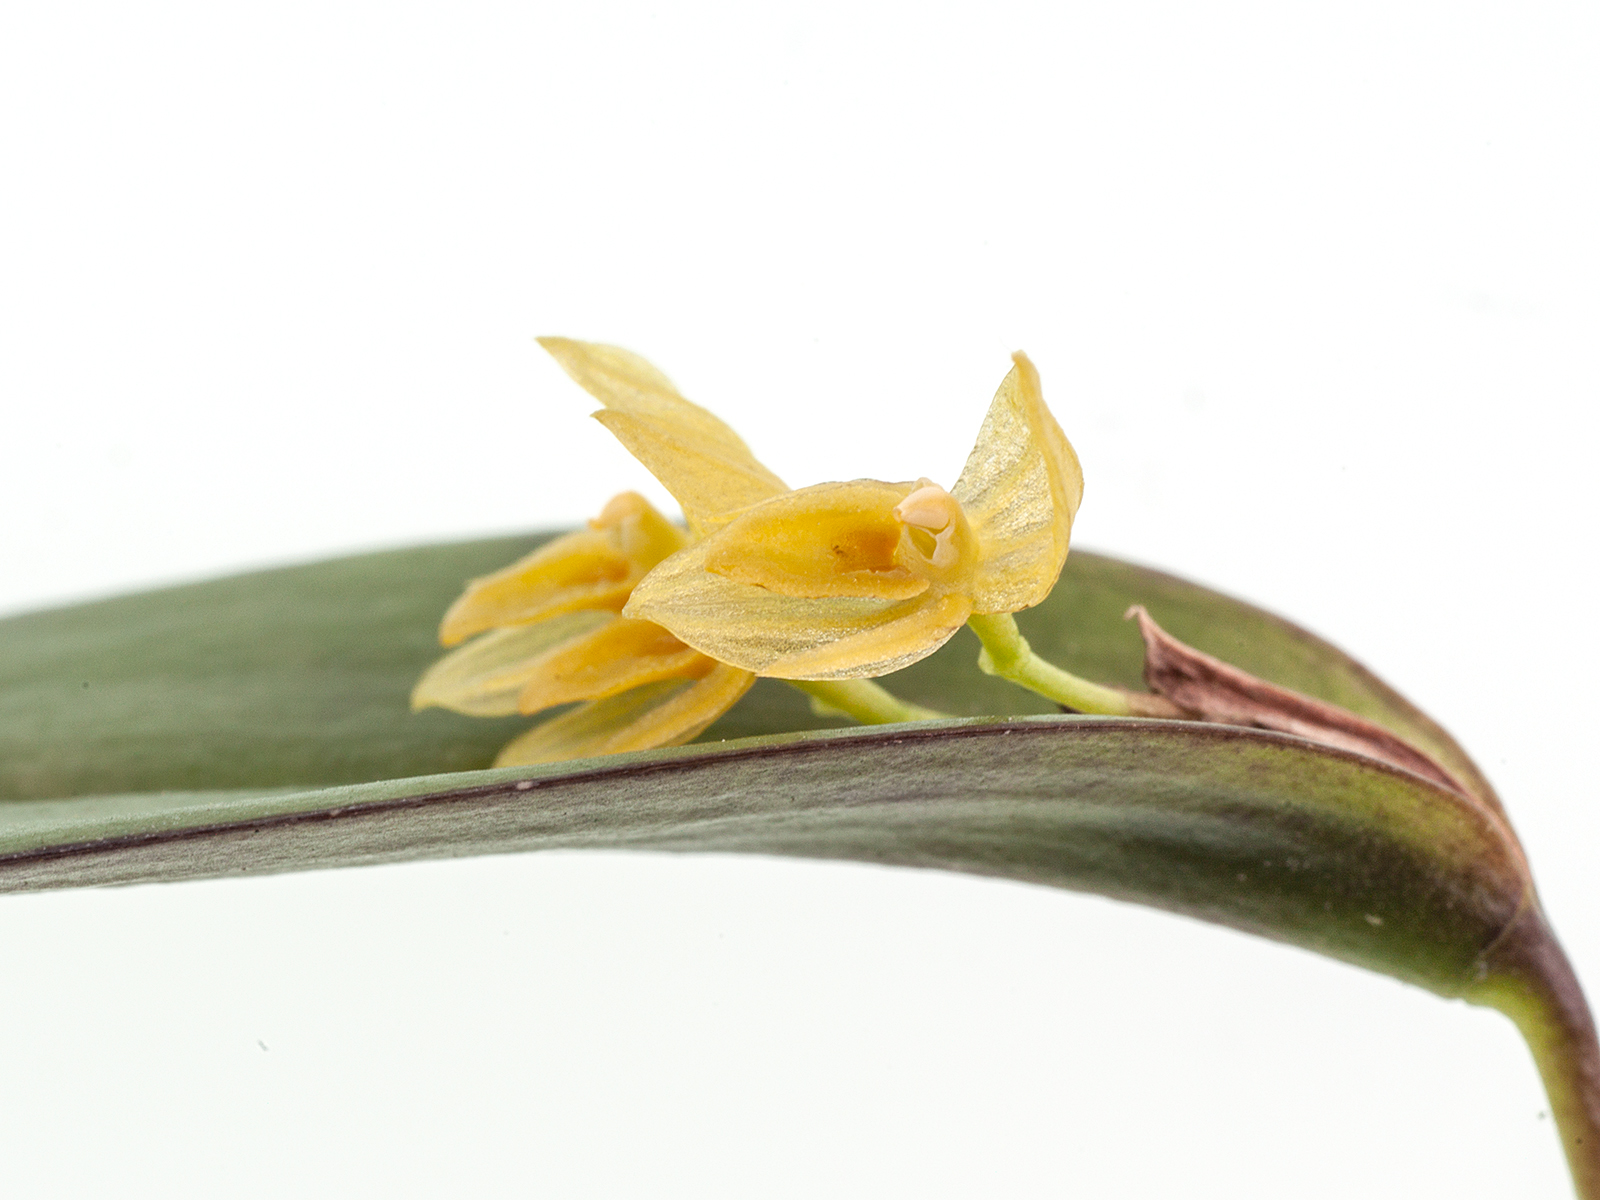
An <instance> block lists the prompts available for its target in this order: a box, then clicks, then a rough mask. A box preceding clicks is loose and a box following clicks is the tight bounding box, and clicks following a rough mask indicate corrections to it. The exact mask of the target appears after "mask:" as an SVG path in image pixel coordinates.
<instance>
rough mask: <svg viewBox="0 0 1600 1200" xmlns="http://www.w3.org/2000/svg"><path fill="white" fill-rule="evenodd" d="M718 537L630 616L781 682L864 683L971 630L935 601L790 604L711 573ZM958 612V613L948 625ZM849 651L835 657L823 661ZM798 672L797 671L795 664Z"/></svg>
mask: <svg viewBox="0 0 1600 1200" xmlns="http://www.w3.org/2000/svg"><path fill="white" fill-rule="evenodd" d="M719 538H720V535H712V537H710V538H708V539H707V540H705V541H702V542H699V543H697V544H695V545H693V546H691V547H689V549H687V550H684V551H683V552H681V553H679V554H674V555H673V556H672V557H671V558H669V559H667V561H666V562H664V563H662V564H661V565H660V566H659V567H657V568H656V569H655V570H654V571H652V572H650V574H649V575H647V576H646V577H645V579H644V581H643V582H642V583H641V584H640V585H639V586H638V587H637V588H635V589H634V593H633V599H632V600H630V601H629V602H628V607H627V608H626V609H625V610H624V613H625V615H627V616H629V617H634V618H637V619H641V620H649V621H654V622H656V623H657V624H658V625H664V626H666V628H668V629H669V630H671V631H672V633H673V635H674V636H675V637H677V638H678V639H679V640H680V641H684V642H687V643H688V644H689V645H691V646H693V647H694V648H695V649H696V650H699V651H700V652H701V653H703V654H709V655H710V656H711V657H712V658H715V659H718V660H719V661H721V662H725V663H732V664H733V665H734V666H737V667H742V668H744V669H745V670H747V671H754V672H756V673H757V674H758V675H771V676H776V677H778V678H780V679H863V678H868V677H872V676H877V675H886V674H888V673H889V672H891V671H897V670H899V669H900V668H901V667H904V666H909V665H910V664H911V663H914V662H916V661H917V660H918V659H919V658H923V657H925V656H927V655H929V654H932V653H933V652H934V651H935V650H937V649H938V648H939V647H940V646H941V645H943V644H944V643H945V642H946V641H947V640H948V639H949V637H950V635H951V634H952V633H954V632H955V630H956V629H957V628H959V627H960V625H961V623H962V622H963V621H965V620H966V611H970V608H971V606H970V603H968V602H967V601H965V600H960V601H958V602H957V603H956V605H955V606H952V605H951V604H949V603H947V602H946V601H947V599H948V597H946V596H943V595H939V596H935V595H933V594H931V593H924V594H923V595H921V596H917V597H914V598H912V599H909V600H895V599H886V598H872V597H861V596H823V597H802V596H784V595H780V594H779V593H777V592H774V591H770V590H768V589H767V588H763V587H758V586H756V585H755V584H751V583H743V582H740V581H739V580H736V579H730V578H728V577H727V576H726V575H719V574H717V573H715V572H713V571H708V570H706V559H707V556H708V554H710V553H714V552H715V551H716V549H717V545H716V544H717V542H718V540H719ZM955 607H962V608H964V609H965V610H966V611H963V612H962V614H961V616H960V617H959V619H955V620H954V623H953V624H951V620H952V617H953V614H954V609H955ZM834 643H845V646H844V648H843V649H841V650H840V651H839V652H838V653H837V654H833V653H823V651H825V650H827V649H828V648H829V647H831V646H832V645H833V644H834ZM797 663H798V664H799V666H798V667H796V666H795V664H797Z"/></svg>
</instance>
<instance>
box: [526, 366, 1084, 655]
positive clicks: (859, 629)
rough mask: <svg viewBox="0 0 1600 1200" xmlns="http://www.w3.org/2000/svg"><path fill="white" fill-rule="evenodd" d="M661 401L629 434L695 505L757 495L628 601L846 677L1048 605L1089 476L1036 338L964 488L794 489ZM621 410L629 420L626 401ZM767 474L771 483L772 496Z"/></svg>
mask: <svg viewBox="0 0 1600 1200" xmlns="http://www.w3.org/2000/svg"><path fill="white" fill-rule="evenodd" d="M569 353H570V351H569ZM558 357H560V356H559V355H558ZM640 361H641V360H634V359H631V356H630V359H629V362H630V363H638V362H640ZM563 365H566V366H567V367H568V370H569V371H570V372H571V373H572V374H573V375H574V377H576V378H578V379H579V381H580V382H582V383H584V384H585V386H590V383H589V380H588V379H587V378H585V376H584V375H581V374H580V373H579V371H577V370H574V369H573V367H572V366H571V365H568V363H567V361H566V359H563ZM633 378H635V379H640V380H642V379H643V378H644V377H643V375H642V373H637V374H635V375H634V376H633ZM590 390H591V391H594V392H595V394H596V395H597V396H599V397H600V398H601V399H602V400H604V401H606V402H607V403H608V404H612V403H613V401H612V400H611V399H610V398H608V396H607V395H605V394H602V392H601V391H600V390H599V389H597V388H594V387H591V389H590ZM645 395H646V391H645V389H644V388H643V387H642V386H641V387H638V390H637V391H636V392H635V393H634V394H633V396H631V397H629V402H631V403H632V404H633V405H634V406H635V407H642V404H643V401H642V398H643V397H644V396H645ZM619 407H620V405H619ZM651 416H652V420H653V424H652V425H650V426H649V427H648V428H647V427H646V425H645V422H644V421H643V420H631V421H630V423H629V424H628V425H627V436H625V437H624V441H625V442H626V444H627V445H628V448H629V449H630V450H632V451H633V452H634V454H635V455H636V456H637V457H638V458H639V459H640V460H641V461H642V462H644V463H645V465H646V466H648V467H650V469H651V470H652V472H654V473H655V474H656V476H657V478H659V479H660V480H661V481H662V482H663V483H664V484H665V485H666V486H667V489H668V490H669V491H671V492H672V493H673V495H674V496H676V497H677V498H678V499H679V501H680V503H683V505H684V511H685V512H686V513H690V512H691V506H692V504H693V503H694V500H695V498H697V497H698V496H700V495H714V496H716V497H718V500H719V502H720V501H721V500H722V498H723V497H727V496H731V495H733V494H735V493H736V492H737V494H738V495H739V496H740V497H749V498H750V499H748V500H747V503H746V505H745V506H744V507H742V508H739V509H736V510H731V511H730V510H726V509H722V510H720V511H717V512H715V513H714V514H710V515H709V516H708V514H706V513H705V512H704V511H701V512H699V513H698V522H697V515H696V514H691V515H690V523H691V526H694V525H696V524H697V523H698V526H699V528H700V529H701V530H702V531H703V532H704V536H703V537H702V538H700V539H699V540H698V541H696V542H695V543H694V544H693V545H691V546H689V547H687V548H685V549H684V550H681V551H679V552H678V553H676V554H674V555H672V556H671V557H670V558H668V559H666V560H665V561H664V562H662V563H661V564H660V565H659V566H657V567H656V568H655V569H654V570H652V571H651V572H650V573H649V574H648V575H647V576H646V577H645V578H644V579H643V580H642V581H641V582H640V583H639V584H638V585H637V586H635V588H634V590H633V595H632V598H631V599H630V600H629V601H628V604H627V606H626V607H625V608H624V610H623V612H624V614H625V615H626V616H629V617H635V618H639V619H643V620H649V621H654V622H655V623H657V624H659V625H662V626H664V627H665V628H667V629H669V630H671V631H672V633H673V635H674V636H675V637H677V638H678V639H679V640H680V641H683V642H684V643H686V644H688V645H690V646H692V647H694V648H695V649H696V650H699V651H701V652H702V653H705V654H709V655H710V656H712V657H713V658H716V659H718V660H719V661H721V662H725V663H730V664H732V665H733V666H737V667H740V668H742V669H744V670H747V671H753V672H755V673H756V674H758V675H771V676H777V677H779V678H784V679H807V680H830V679H860V678H865V677H870V676H877V675H884V674H888V673H889V672H891V671H897V670H899V669H900V668H901V667H905V666H908V665H910V664H911V663H913V662H916V661H917V660H918V659H920V658H924V657H926V656H927V655H929V654H932V653H933V652H934V651H935V650H937V649H938V648H939V647H940V646H942V645H943V644H944V643H945V642H946V641H948V640H949V638H950V637H951V636H952V635H953V634H954V633H955V631H956V630H957V629H959V628H960V627H961V626H962V625H963V624H965V623H966V622H967V621H968V619H969V618H970V617H972V616H974V615H975V614H977V615H984V614H998V613H1012V612H1016V611H1017V610H1019V609H1023V608H1028V607H1031V606H1032V605H1035V604H1038V603H1039V602H1040V601H1042V600H1043V599H1044V598H1045V597H1046V596H1047V595H1049V593H1050V589H1051V588H1052V587H1053V586H1054V585H1055V581H1056V578H1057V577H1058V576H1059V575H1060V573H1061V567H1062V564H1063V563H1064V562H1065V560H1066V556H1067V545H1068V540H1069V537H1070V534H1071V530H1072V518H1073V516H1074V514H1075V513H1076V512H1077V509H1078V503H1079V501H1080V499H1081V498H1082V495H1083V475H1082V472H1081V470H1080V468H1079V466H1078V459H1077V455H1076V454H1074V453H1073V450H1072V446H1071V444H1070V443H1069V442H1068V441H1067V439H1066V436H1065V435H1064V434H1063V433H1062V432H1061V428H1060V426H1059V425H1057V424H1056V421H1055V418H1054V417H1053V416H1051V415H1050V410H1049V409H1048V408H1046V407H1045V403H1044V398H1043V395H1042V393H1041V390H1040V386H1039V375H1038V372H1037V371H1035V370H1034V367H1033V364H1032V363H1031V362H1029V361H1028V359H1027V357H1026V356H1025V355H1022V354H1017V355H1015V356H1014V366H1013V368H1012V370H1011V372H1010V373H1009V374H1008V375H1007V376H1006V377H1005V379H1004V380H1003V381H1002V382H1001V384H1000V389H999V391H998V392H997V393H996V395H995V398H994V401H993V403H992V404H991V405H990V407H989V412H988V415H987V416H986V417H985V419H984V422H983V427H982V429H981V430H980V431H979V434H978V440H977V444H976V445H975V446H974V447H973V450H972V453H971V454H970V455H969V456H968V458H967V463H966V466H965V468H964V469H963V470H962V472H961V477H960V479H958V480H957V481H956V484H955V487H954V488H952V489H951V490H950V491H948V492H947V491H945V490H944V489H943V488H942V487H940V486H939V485H937V484H935V483H933V482H931V481H929V480H927V479H921V480H918V481H917V482H915V483H881V482H878V481H876V480H856V481H854V482H849V483H823V484H818V485H816V486H815V487H809V488H803V489H801V490H799V491H793V492H790V491H779V490H777V488H778V487H779V486H781V485H778V484H777V481H776V480H775V479H771V478H770V472H766V473H765V475H766V476H767V478H760V477H757V476H755V475H754V474H753V473H752V472H750V471H749V470H748V469H747V468H746V466H745V464H744V462H743V461H742V460H735V463H734V465H735V466H737V467H738V468H740V470H739V472H738V473H737V474H733V473H730V474H728V475H724V476H718V475H717V471H718V469H719V467H720V465H721V461H719V459H718V458H717V457H716V456H714V455H712V454H711V453H708V452H707V451H706V449H705V447H704V443H703V442H702V443H698V444H697V442H696V440H695V434H694V431H693V430H691V429H687V428H681V427H674V426H672V425H670V424H669V423H668V422H667V421H666V420H665V419H663V416H662V415H661V414H660V412H659V411H658V412H653V413H652V414H651ZM606 418H611V419H610V420H607V424H608V425H612V427H613V428H614V429H615V428H617V423H614V422H617V417H616V416H615V415H614V414H613V413H611V412H607V413H606V414H603V415H602V419H606ZM624 419H626V418H624ZM618 423H620V422H618ZM719 424H720V422H719ZM619 436H623V435H622V434H620V433H619ZM739 445H740V446H741V447H742V445H743V444H742V443H740V444H739ZM750 461H751V462H753V461H754V460H750ZM757 465H759V464H757ZM763 471H764V468H763ZM759 485H764V486H765V487H766V489H767V495H765V496H759V495H756V493H757V492H758V491H759V490H761V487H760V486H759Z"/></svg>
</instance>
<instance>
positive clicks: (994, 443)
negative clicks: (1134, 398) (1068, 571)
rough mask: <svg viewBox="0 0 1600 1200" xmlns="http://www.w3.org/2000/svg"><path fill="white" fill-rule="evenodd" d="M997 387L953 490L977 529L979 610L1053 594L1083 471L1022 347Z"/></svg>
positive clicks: (1028, 603) (1012, 606)
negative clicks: (1022, 352)
mask: <svg viewBox="0 0 1600 1200" xmlns="http://www.w3.org/2000/svg"><path fill="white" fill-rule="evenodd" d="M1012 361H1013V362H1014V363H1015V364H1016V365H1015V366H1014V367H1013V368H1012V370H1011V373H1010V374H1008V375H1007V376H1006V377H1005V379H1004V380H1002V381H1001V384H1000V390H999V391H998V392H996V393H995V397H994V402H993V403H992V404H990V406H989V412H988V415H987V416H985V417H984V419H983V428H982V429H981V430H979V432H978V441H977V444H976V445H974V446H973V448H972V453H971V454H970V455H968V457H967V463H966V466H965V467H963V468H962V471H961V478H960V479H959V480H957V481H956V486H955V487H954V488H952V489H951V495H953V496H954V497H955V498H956V499H957V500H959V501H960V502H961V507H962V508H963V509H964V510H965V511H966V514H967V519H968V520H969V521H970V522H971V523H972V527H973V529H974V531H976V533H977V535H978V538H979V544H980V551H981V558H980V565H979V567H978V572H977V575H976V577H975V578H974V580H973V584H972V598H973V607H974V610H975V611H977V612H980V613H996V612H1016V611H1017V610H1018V609H1023V608H1030V607H1032V606H1033V605H1035V604H1038V603H1040V602H1041V601H1043V600H1044V598H1045V597H1046V596H1048V595H1049V594H1050V589H1051V588H1052V587H1054V586H1055V582H1056V578H1057V577H1058V576H1059V575H1060V574H1061V566H1062V564H1063V563H1064V562H1066V558H1067V543H1068V540H1069V538H1070V536H1071V533H1072V518H1073V516H1074V515H1075V514H1076V513H1077V511H1078V503H1079V501H1080V500H1081V499H1082V498H1083V471H1082V469H1081V468H1080V467H1079V466H1078V456H1077V455H1076V454H1075V453H1074V452H1073V449H1072V444H1071V443H1070V442H1068V441H1067V438H1066V435H1065V434H1064V433H1062V432H1061V426H1059V425H1058V424H1056V419H1055V418H1054V417H1053V416H1051V415H1050V410H1049V409H1048V408H1046V407H1045V403H1044V395H1043V393H1042V391H1041V390H1040V387H1039V372H1038V371H1036V370H1035V369H1034V366H1033V364H1032V363H1031V362H1029V361H1028V357H1027V355H1025V354H1021V353H1018V354H1014V355H1012Z"/></svg>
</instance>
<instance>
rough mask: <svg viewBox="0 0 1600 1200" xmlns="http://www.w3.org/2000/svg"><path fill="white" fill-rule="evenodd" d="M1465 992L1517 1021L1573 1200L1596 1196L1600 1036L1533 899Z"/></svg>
mask: <svg viewBox="0 0 1600 1200" xmlns="http://www.w3.org/2000/svg"><path fill="white" fill-rule="evenodd" d="M1484 965H1485V967H1486V968H1487V975H1486V976H1485V978H1484V980H1483V982H1482V983H1480V984H1479V985H1478V986H1477V987H1476V988H1474V989H1473V990H1472V991H1470V992H1468V993H1467V999H1468V1000H1471V1001H1473V1002H1474V1003H1477V1004H1487V1005H1490V1006H1491V1007H1493V1008H1498V1009H1499V1010H1500V1011H1501V1012H1503V1013H1505V1014H1506V1016H1508V1017H1510V1018H1511V1019H1512V1020H1513V1021H1515V1022H1516V1024H1517V1028H1518V1029H1519V1030H1521V1031H1522V1036H1523V1039H1524V1040H1525V1041H1526V1042H1527V1043H1528V1049H1529V1050H1531V1051H1533V1060H1534V1062H1535V1063H1536V1064H1537V1065H1538V1067H1539V1075H1540V1077H1541V1078H1542V1079H1543V1080H1544V1090H1545V1094H1546V1095H1547V1096H1548V1097H1549V1098H1550V1112H1551V1115H1552V1116H1554V1117H1555V1120H1556V1130H1557V1132H1558V1133H1559V1134H1560V1135H1561V1145H1562V1148H1563V1149H1564V1150H1566V1152H1567V1165H1568V1166H1569V1167H1570V1168H1571V1170H1572V1184H1573V1187H1574V1188H1575V1189H1576V1190H1577V1193H1578V1196H1579V1197H1580V1200H1600V1043H1597V1041H1596V1037H1595V1027H1594V1018H1593V1017H1592V1016H1591V1015H1590V1014H1589V1006H1588V1004H1587V1003H1586V1002H1585V1001H1584V998H1583V989H1582V988H1581V987H1580V986H1579V985H1578V978H1577V976H1576V975H1574V974H1573V971H1572V965H1571V964H1570V963H1569V962H1568V961H1567V956H1566V955H1565V954H1564V953H1562V950H1561V946H1560V944H1559V943H1557V941H1556V939H1555V935H1554V934H1553V933H1551V932H1550V927H1549V925H1548V924H1547V923H1546V922H1545V919H1544V914H1543V913H1542V912H1541V911H1540V910H1539V907H1538V904H1537V902H1535V903H1534V904H1532V905H1530V906H1529V907H1528V908H1527V909H1526V910H1524V911H1523V913H1522V915H1521V916H1520V917H1518V918H1517V919H1516V921H1514V922H1513V923H1512V926H1511V928H1509V929H1508V930H1506V932H1505V933H1503V934H1501V935H1500V937H1499V938H1498V939H1496V941H1495V944H1494V946H1493V947H1492V948H1491V949H1490V950H1489V952H1488V953H1487V954H1485V955H1484Z"/></svg>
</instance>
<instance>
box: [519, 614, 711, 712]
mask: <svg viewBox="0 0 1600 1200" xmlns="http://www.w3.org/2000/svg"><path fill="white" fill-rule="evenodd" d="M714 666H716V663H715V662H714V661H713V660H711V659H709V658H707V657H706V656H705V655H704V654H701V653H700V652H699V651H698V650H691V649H690V648H689V647H688V646H685V645H684V644H683V643H682V642H680V641H679V640H678V639H677V638H675V637H673V636H672V635H671V634H670V633H668V632H667V631H666V630H665V629H663V628H661V626H659V625H656V624H653V623H651V622H649V621H633V620H629V619H628V618H627V617H618V618H616V619H614V620H612V621H609V622H607V623H606V624H604V625H602V626H600V627H599V628H597V629H594V630H592V631H591V632H590V633H588V634H587V635H585V636H582V637H578V638H575V639H573V640H571V641H568V642H566V643H564V644H563V645H560V646H558V647H556V648H555V649H553V650H552V651H550V652H549V653H548V654H546V655H544V656H543V657H542V658H540V659H539V661H538V662H537V663H534V664H532V666H531V669H530V671H529V672H528V673H527V675H526V677H525V681H524V683H523V686H522V690H521V692H520V693H519V694H518V697H517V705H518V708H519V710H520V711H521V712H524V713H536V712H540V711H542V710H544V709H546V708H552V707H554V706H555V705H557V704H570V703H571V702H572V701H574V700H602V699H604V698H605V697H607V696H614V695H616V694H617V693H618V692H625V691H628V690H629V689H630V688H636V687H639V686H641V685H643V684H646V683H656V682H658V681H660V680H663V679H700V678H702V677H704V676H705V675H706V674H708V673H709V672H710V670H711V668H712V667H714Z"/></svg>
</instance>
